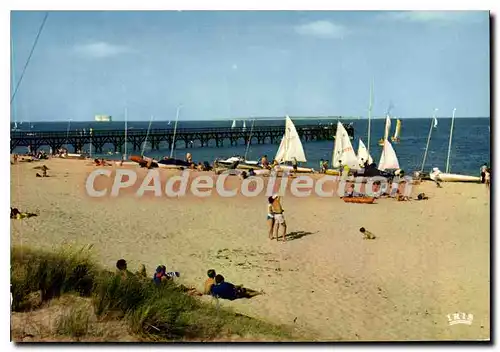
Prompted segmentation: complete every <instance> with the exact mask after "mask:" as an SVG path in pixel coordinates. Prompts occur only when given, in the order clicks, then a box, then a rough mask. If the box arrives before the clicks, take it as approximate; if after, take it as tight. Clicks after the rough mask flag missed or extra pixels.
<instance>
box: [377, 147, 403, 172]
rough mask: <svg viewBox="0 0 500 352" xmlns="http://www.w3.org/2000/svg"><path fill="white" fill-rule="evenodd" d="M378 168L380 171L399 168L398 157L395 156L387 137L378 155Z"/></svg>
mask: <svg viewBox="0 0 500 352" xmlns="http://www.w3.org/2000/svg"><path fill="white" fill-rule="evenodd" d="M378 169H379V170H380V171H386V170H398V169H399V161H398V157H397V156H396V152H395V151H394V148H393V147H392V145H391V143H390V142H389V141H388V140H387V139H386V140H385V141H384V149H383V150H382V155H381V156H380V162H379V163H378Z"/></svg>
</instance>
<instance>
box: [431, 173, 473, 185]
mask: <svg viewBox="0 0 500 352" xmlns="http://www.w3.org/2000/svg"><path fill="white" fill-rule="evenodd" d="M437 178H438V180H439V181H442V182H478V183H479V182H481V177H477V176H468V175H459V174H446V173H444V174H439V175H438V176H437Z"/></svg>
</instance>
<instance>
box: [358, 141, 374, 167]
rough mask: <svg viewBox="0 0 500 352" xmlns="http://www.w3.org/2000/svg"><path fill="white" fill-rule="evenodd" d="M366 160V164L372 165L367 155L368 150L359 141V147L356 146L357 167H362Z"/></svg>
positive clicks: (370, 157)
mask: <svg viewBox="0 0 500 352" xmlns="http://www.w3.org/2000/svg"><path fill="white" fill-rule="evenodd" d="M366 160H368V164H372V163H373V158H372V156H371V155H370V154H368V149H366V146H365V144H364V143H363V141H362V140H361V138H360V139H359V146H358V163H359V165H360V166H361V165H364V164H365V161H366Z"/></svg>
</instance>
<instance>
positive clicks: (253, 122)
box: [245, 119, 255, 160]
mask: <svg viewBox="0 0 500 352" xmlns="http://www.w3.org/2000/svg"><path fill="white" fill-rule="evenodd" d="M254 125H255V119H254V120H253V121H252V128H250V137H249V138H248V143H247V149H246V150H245V160H247V154H248V148H250V142H251V141H252V133H253V126H254Z"/></svg>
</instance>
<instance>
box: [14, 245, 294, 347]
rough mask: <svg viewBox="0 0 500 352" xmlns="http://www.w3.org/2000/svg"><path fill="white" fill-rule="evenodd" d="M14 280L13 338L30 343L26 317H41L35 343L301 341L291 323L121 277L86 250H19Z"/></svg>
mask: <svg viewBox="0 0 500 352" xmlns="http://www.w3.org/2000/svg"><path fill="white" fill-rule="evenodd" d="M11 284H12V295H13V304H12V310H13V312H14V313H13V326H12V330H13V339H14V340H15V341H23V340H25V336H23V333H22V332H21V330H23V329H21V327H22V326H20V325H23V324H24V325H26V322H24V323H23V318H24V321H26V319H28V318H30V319H32V320H37V319H35V318H33V317H34V316H35V315H37V314H38V321H39V322H42V321H44V323H41V325H43V327H40V328H38V330H37V331H39V330H44V334H41V333H40V334H39V335H43V336H35V335H37V334H33V333H30V334H28V335H29V337H31V338H32V340H31V341H36V340H50V341H69V340H71V341H122V340H127V341H130V340H132V341H224V340H226V341H227V340H231V341H242V340H243V341H256V340H259V341H261V340H266V341H283V340H291V339H294V340H295V339H297V337H296V336H295V337H292V333H291V330H290V329H288V328H286V327H282V326H276V325H272V324H268V323H265V322H263V321H260V320H257V319H254V318H250V317H247V316H244V315H241V314H238V313H235V312H233V311H230V310H226V309H218V308H217V306H216V305H215V304H210V303H204V302H201V301H200V300H198V299H197V298H195V297H192V296H189V295H187V294H186V293H185V289H184V288H183V287H181V286H179V285H177V284H175V283H173V282H167V283H165V284H162V285H161V286H160V287H157V286H156V285H154V284H153V283H152V282H151V280H150V279H144V278H140V277H137V276H130V277H128V278H126V279H125V278H121V277H119V276H117V275H115V274H114V273H112V272H109V271H106V270H104V269H103V268H100V267H99V266H97V265H96V264H94V261H93V260H92V257H91V255H90V252H89V250H78V251H75V250H60V251H57V252H45V251H40V250H37V249H32V248H27V247H14V248H12V251H11ZM44 312H45V313H44ZM44 315H49V316H50V317H48V319H43V316H44ZM117 326H119V327H117ZM25 335H26V334H25ZM122 337H123V338H122Z"/></svg>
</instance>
